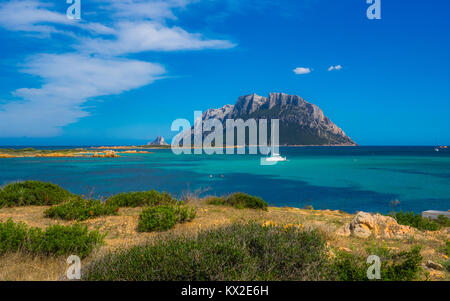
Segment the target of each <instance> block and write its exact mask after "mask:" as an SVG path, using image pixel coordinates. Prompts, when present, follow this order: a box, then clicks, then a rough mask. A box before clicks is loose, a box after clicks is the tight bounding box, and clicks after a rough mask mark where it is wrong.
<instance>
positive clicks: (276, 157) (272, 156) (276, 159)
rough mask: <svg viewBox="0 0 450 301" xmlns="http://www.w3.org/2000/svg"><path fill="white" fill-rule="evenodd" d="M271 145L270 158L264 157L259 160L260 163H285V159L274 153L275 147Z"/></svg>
mask: <svg viewBox="0 0 450 301" xmlns="http://www.w3.org/2000/svg"><path fill="white" fill-rule="evenodd" d="M271 144H272V149H271V151H270V157H265V158H261V162H262V161H265V162H282V161H287V159H286V157H282V156H281V155H280V154H279V153H276V152H275V147H274V144H273V143H271Z"/></svg>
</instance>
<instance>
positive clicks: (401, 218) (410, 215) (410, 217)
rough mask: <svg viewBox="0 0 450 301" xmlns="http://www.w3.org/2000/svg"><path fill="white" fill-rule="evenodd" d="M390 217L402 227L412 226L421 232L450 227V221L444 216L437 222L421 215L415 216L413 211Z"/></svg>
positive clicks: (394, 213)
mask: <svg viewBox="0 0 450 301" xmlns="http://www.w3.org/2000/svg"><path fill="white" fill-rule="evenodd" d="M390 216H392V217H394V218H395V219H396V220H397V223H399V224H400V225H406V226H411V227H414V228H417V229H419V230H427V231H436V230H439V229H441V228H442V227H449V226H450V220H449V219H448V218H447V217H445V216H443V215H441V216H439V218H438V219H436V220H433V219H431V218H426V217H422V216H421V215H420V214H414V212H412V211H411V212H403V211H400V212H392V213H390Z"/></svg>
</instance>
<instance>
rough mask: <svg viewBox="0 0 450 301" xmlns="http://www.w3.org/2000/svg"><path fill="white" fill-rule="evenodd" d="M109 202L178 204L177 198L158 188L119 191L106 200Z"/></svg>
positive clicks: (141, 204) (149, 204) (137, 204)
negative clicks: (126, 191)
mask: <svg viewBox="0 0 450 301" xmlns="http://www.w3.org/2000/svg"><path fill="white" fill-rule="evenodd" d="M106 203H107V204H111V205H114V206H118V207H140V206H155V205H161V204H176V203H177V200H176V199H175V198H174V197H172V196H171V195H170V194H168V193H166V192H162V193H160V192H158V191H156V190H149V191H138V192H128V193H119V194H116V195H114V196H112V197H110V198H109V199H107V200H106Z"/></svg>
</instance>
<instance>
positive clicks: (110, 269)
mask: <svg viewBox="0 0 450 301" xmlns="http://www.w3.org/2000/svg"><path fill="white" fill-rule="evenodd" d="M324 251H325V241H324V239H323V237H322V236H321V235H320V233H319V232H317V231H311V232H309V231H307V232H304V231H298V230H296V229H295V228H289V229H286V230H285V229H283V228H282V227H263V226H261V225H257V224H249V225H240V224H235V225H230V226H227V227H223V228H216V229H211V230H206V231H202V232H200V233H199V234H198V235H196V236H193V237H187V236H182V237H180V236H174V237H171V238H169V239H167V238H166V239H160V240H158V241H155V242H154V243H153V244H149V245H146V246H136V247H133V248H131V249H129V250H121V251H118V252H116V253H111V254H108V255H106V256H105V257H103V258H101V259H100V260H97V261H95V262H94V263H93V264H92V265H91V266H90V267H89V268H88V270H87V273H86V274H85V279H86V280H150V281H154V280H156V281H158V280H172V281H178V280H183V281H195V280H203V281H210V280H227V281H231V280H234V281H239V280H320V279H322V278H323V272H324V270H325V269H326V266H327V259H326V255H325V252H324Z"/></svg>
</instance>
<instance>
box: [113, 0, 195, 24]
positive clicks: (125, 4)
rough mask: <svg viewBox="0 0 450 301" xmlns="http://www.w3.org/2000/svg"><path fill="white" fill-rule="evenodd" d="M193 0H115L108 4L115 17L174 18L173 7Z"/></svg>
mask: <svg viewBox="0 0 450 301" xmlns="http://www.w3.org/2000/svg"><path fill="white" fill-rule="evenodd" d="M191 2H194V0H156V1H155V0H154V1H148V0H116V1H113V2H112V3H110V4H109V7H110V9H111V10H113V13H114V15H115V16H116V17H124V18H127V17H131V18H133V20H136V19H140V18H143V19H151V20H164V19H172V20H175V19H176V16H175V15H174V13H173V9H174V8H185V7H186V5H188V4H189V3H191Z"/></svg>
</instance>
